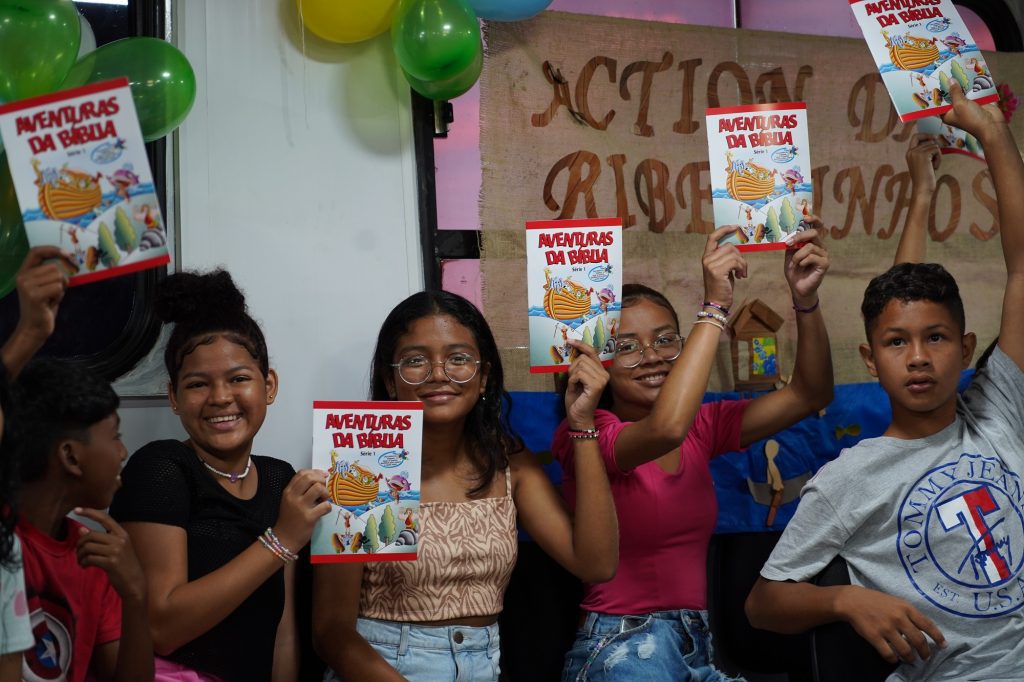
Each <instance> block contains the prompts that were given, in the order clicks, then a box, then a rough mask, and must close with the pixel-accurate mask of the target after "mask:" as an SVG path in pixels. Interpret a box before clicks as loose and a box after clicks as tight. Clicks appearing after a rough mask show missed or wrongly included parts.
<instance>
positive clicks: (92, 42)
mask: <svg viewBox="0 0 1024 682" xmlns="http://www.w3.org/2000/svg"><path fill="white" fill-rule="evenodd" d="M78 23H79V24H81V26H82V42H81V44H80V45H79V46H78V59H81V58H82V55H87V54H89V53H90V52H92V51H93V50H95V49H96V34H95V33H93V32H92V26H90V25H89V20H88V19H86V18H85V17H84V16H83V15H82V14H81V13H79V15H78Z"/></svg>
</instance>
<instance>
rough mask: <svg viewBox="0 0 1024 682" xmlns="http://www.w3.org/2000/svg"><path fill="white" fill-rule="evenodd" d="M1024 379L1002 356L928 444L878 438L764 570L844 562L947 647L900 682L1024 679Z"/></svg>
mask: <svg viewBox="0 0 1024 682" xmlns="http://www.w3.org/2000/svg"><path fill="white" fill-rule="evenodd" d="M1022 438H1024V372H1022V371H1021V369H1020V368H1019V367H1017V365H1016V363H1014V362H1013V360H1011V359H1010V358H1009V357H1008V356H1007V355H1006V354H1005V353H1003V352H1002V350H1000V349H999V348H997V349H996V350H995V352H994V353H993V354H992V357H991V358H990V360H989V364H988V367H987V368H986V370H984V371H982V372H979V373H978V374H977V375H976V376H975V378H974V380H973V381H972V383H971V385H970V387H969V388H968V389H967V391H965V392H964V395H963V397H962V399H961V400H960V401H959V404H958V405H957V417H956V420H955V421H954V422H953V423H952V424H951V425H949V426H948V427H946V428H945V429H943V430H942V431H940V432H938V433H936V434H933V435H931V436H929V437H927V438H919V439H916V440H900V439H896V438H884V437H883V438H871V439H867V440H864V441H861V442H860V443H858V444H857V445H855V446H854V447H852V448H848V449H846V450H844V451H843V452H842V453H840V455H839V457H838V458H837V459H836V460H835V461H833V462H830V463H829V464H827V465H825V466H824V467H822V468H821V470H820V471H819V472H818V473H817V474H816V475H815V476H814V478H812V479H811V480H810V481H808V483H807V485H806V486H805V487H804V489H803V492H802V497H801V500H800V505H799V507H798V508H797V511H796V514H795V516H794V517H793V520H792V521H790V522H789V525H788V526H787V527H786V530H785V532H784V533H783V534H782V538H781V540H780V541H779V544H778V545H777V546H776V547H775V551H773V552H772V555H771V556H770V557H769V558H768V562H767V563H766V564H765V565H764V568H762V569H761V575H762V576H763V577H764V578H766V579H768V580H777V581H783V580H795V581H806V580H809V579H810V578H812V577H813V576H815V575H816V574H817V573H819V572H820V571H821V569H823V568H824V567H825V566H826V565H827V564H828V562H829V561H831V560H832V559H833V558H834V557H835V556H836V555H837V554H841V555H842V556H843V558H844V559H845V560H846V562H847V565H848V566H849V568H850V579H851V582H852V583H853V584H854V585H861V586H863V587H867V588H870V589H873V590H879V591H881V592H885V593H886V594H890V595H893V596H896V597H900V598H903V599H906V600H907V601H908V602H910V603H912V604H914V606H915V607H917V608H918V609H919V610H920V611H921V612H922V613H924V614H925V615H927V616H928V617H929V618H931V619H932V620H933V621H934V622H935V624H936V625H937V626H938V627H939V629H940V630H941V631H942V633H943V635H944V636H945V638H946V642H947V647H946V648H945V649H938V648H937V647H934V646H933V647H932V650H933V653H932V656H931V657H930V658H929V659H928V661H927V662H921V661H918V662H917V663H915V664H913V665H910V664H903V665H901V666H900V667H899V668H898V669H897V670H896V672H895V673H893V675H892V676H890V678H889V679H890V680H924V679H928V680H986V681H988V680H1024V608H1022V607H1024V487H1022V482H1021V477H1020V474H1021V473H1024V440H1022Z"/></svg>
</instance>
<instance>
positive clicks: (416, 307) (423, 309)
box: [370, 291, 524, 496]
mask: <svg viewBox="0 0 1024 682" xmlns="http://www.w3.org/2000/svg"><path fill="white" fill-rule="evenodd" d="M430 315H448V316H449V317H452V318H454V319H455V321H456V322H458V323H459V324H461V325H462V326H463V327H465V328H466V329H468V330H469V331H470V333H472V334H473V338H474V339H475V340H476V345H477V347H478V348H479V349H480V360H481V365H480V366H481V367H487V368H488V370H489V371H488V374H487V384H486V385H485V386H484V392H483V395H482V396H481V398H480V400H477V401H476V404H475V405H473V409H472V411H471V412H470V413H469V414H468V415H466V426H465V433H466V440H467V450H468V452H469V456H470V457H471V458H472V460H473V464H474V465H475V466H476V469H477V471H479V472H480V476H479V478H478V479H477V481H478V483H477V485H476V487H474V488H473V489H472V490H470V491H469V495H470V496H474V495H478V494H480V493H481V492H483V491H484V490H485V489H486V488H487V487H488V486H489V485H490V483H491V481H493V480H494V476H495V475H496V474H497V472H498V470H499V469H504V468H505V467H507V466H508V458H509V455H511V454H513V453H515V452H518V451H519V450H522V449H523V447H524V446H523V441H522V439H521V438H519V436H518V435H517V434H516V433H515V432H514V431H513V430H512V426H511V424H509V421H508V414H509V411H510V410H511V408H512V400H511V398H510V396H509V394H508V392H507V391H506V390H505V374H504V371H503V370H502V367H501V356H500V355H499V354H498V344H496V343H495V342H494V335H493V334H491V328H490V327H488V326H487V321H486V320H485V319H484V316H483V315H482V314H481V313H480V311H479V310H477V308H476V306H474V305H473V304H472V303H470V302H469V301H467V300H466V299H464V298H462V297H461V296H457V295H455V294H451V293H448V292H447V291H421V292H419V293H417V294H413V295H412V296H410V297H409V298H407V299H405V300H404V301H402V302H401V303H399V304H398V305H396V306H395V307H394V309H393V310H392V311H391V312H390V313H389V314H388V316H387V319H385V320H384V324H383V325H381V328H380V334H379V335H378V336H377V348H376V349H375V350H374V352H373V366H372V367H371V368H370V399H371V400H390V399H391V396H390V394H389V393H388V385H387V379H389V378H390V377H393V376H394V369H393V368H392V367H391V363H392V362H394V356H395V347H396V346H397V344H398V339H399V338H400V337H401V336H402V335H404V334H405V333H407V332H408V331H409V328H410V327H411V326H412V324H413V322H415V321H416V320H419V319H421V318H424V317H427V316H430ZM503 408H504V409H503Z"/></svg>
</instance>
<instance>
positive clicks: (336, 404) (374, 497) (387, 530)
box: [310, 401, 423, 563]
mask: <svg viewBox="0 0 1024 682" xmlns="http://www.w3.org/2000/svg"><path fill="white" fill-rule="evenodd" d="M422 438H423V403H419V402H407V401H406V402H399V401H317V402H314V403H313V457H312V465H313V468H314V469H321V470H324V471H326V472H327V481H326V485H327V491H328V497H329V500H330V503H331V512H330V513H329V514H327V515H326V516H323V517H321V519H320V520H319V521H318V522H317V525H316V527H315V528H314V529H313V536H312V538H311V540H310V542H311V549H310V558H311V561H312V562H313V563H337V562H348V561H410V560H413V559H415V558H416V553H417V548H418V540H419V536H420V532H421V528H420V521H419V502H420V489H421V483H420V482H421V478H420V477H421V463H422V451H423V450H422Z"/></svg>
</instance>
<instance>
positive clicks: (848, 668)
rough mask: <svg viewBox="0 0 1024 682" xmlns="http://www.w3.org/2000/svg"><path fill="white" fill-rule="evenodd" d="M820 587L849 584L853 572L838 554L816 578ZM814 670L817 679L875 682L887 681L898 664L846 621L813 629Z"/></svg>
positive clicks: (844, 681)
mask: <svg viewBox="0 0 1024 682" xmlns="http://www.w3.org/2000/svg"><path fill="white" fill-rule="evenodd" d="M814 584H815V585H819V586H821V587H828V586H832V585H849V584H850V572H849V569H847V567H846V562H845V561H844V560H843V558H842V557H839V556H837V557H836V558H835V559H833V560H832V561H831V562H830V563H829V565H828V566H826V567H825V568H824V570H822V572H821V573H819V574H818V575H817V576H815V578H814ZM811 669H812V672H813V676H814V682H874V681H875V680H884V679H885V678H887V677H888V676H889V674H890V673H892V671H893V670H895V669H896V665H895V664H893V663H889V662H888V661H886V660H885V659H884V658H882V657H881V656H880V655H879V654H878V652H877V651H875V647H873V646H871V645H870V644H868V642H867V640H865V639H864V638H863V637H861V636H860V635H858V634H857V632H856V631H855V630H854V629H853V628H852V627H851V626H850V625H849V624H848V623H844V622H837V623H829V624H828V625H823V626H821V627H818V628H815V629H814V630H812V631H811Z"/></svg>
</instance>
